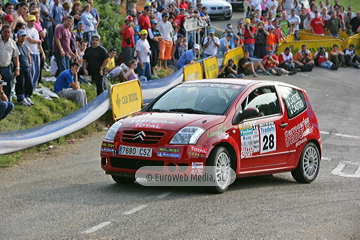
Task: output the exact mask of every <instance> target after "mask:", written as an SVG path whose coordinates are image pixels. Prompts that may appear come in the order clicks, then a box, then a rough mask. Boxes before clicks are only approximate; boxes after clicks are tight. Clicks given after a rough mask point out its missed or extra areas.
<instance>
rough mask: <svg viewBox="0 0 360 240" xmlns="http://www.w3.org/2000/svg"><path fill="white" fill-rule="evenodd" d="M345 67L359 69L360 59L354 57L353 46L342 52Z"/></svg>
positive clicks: (356, 56)
mask: <svg viewBox="0 0 360 240" xmlns="http://www.w3.org/2000/svg"><path fill="white" fill-rule="evenodd" d="M344 53H345V64H346V66H352V67H354V68H360V57H359V56H358V55H356V51H355V46H354V44H350V46H349V48H348V49H346V50H345V51H344Z"/></svg>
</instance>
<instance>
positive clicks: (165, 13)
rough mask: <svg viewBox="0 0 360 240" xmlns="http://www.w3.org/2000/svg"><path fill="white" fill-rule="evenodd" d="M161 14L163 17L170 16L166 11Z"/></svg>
mask: <svg viewBox="0 0 360 240" xmlns="http://www.w3.org/2000/svg"><path fill="white" fill-rule="evenodd" d="M161 16H162V17H169V13H167V12H164V13H162V14H161Z"/></svg>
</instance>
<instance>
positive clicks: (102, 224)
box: [82, 222, 111, 234]
mask: <svg viewBox="0 0 360 240" xmlns="http://www.w3.org/2000/svg"><path fill="white" fill-rule="evenodd" d="M109 224H111V222H103V223H100V224H99V225H96V226H95V227H92V228H90V229H88V230H86V231H84V232H82V233H86V234H88V233H93V232H95V231H97V230H99V229H100V228H103V227H105V226H107V225H109Z"/></svg>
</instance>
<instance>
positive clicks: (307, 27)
mask: <svg viewBox="0 0 360 240" xmlns="http://www.w3.org/2000/svg"><path fill="white" fill-rule="evenodd" d="M310 22H311V14H310V13H309V12H308V13H307V14H306V18H305V20H304V24H303V25H304V30H311V28H310Z"/></svg>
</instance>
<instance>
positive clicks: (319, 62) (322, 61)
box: [314, 47, 338, 70]
mask: <svg viewBox="0 0 360 240" xmlns="http://www.w3.org/2000/svg"><path fill="white" fill-rule="evenodd" d="M328 59H329V54H328V53H327V52H326V51H325V48H324V47H320V48H319V51H317V52H316V53H315V55H314V62H315V65H316V66H319V67H322V68H327V69H331V70H338V68H337V67H336V66H335V65H334V64H333V63H332V62H331V61H329V60H328Z"/></svg>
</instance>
